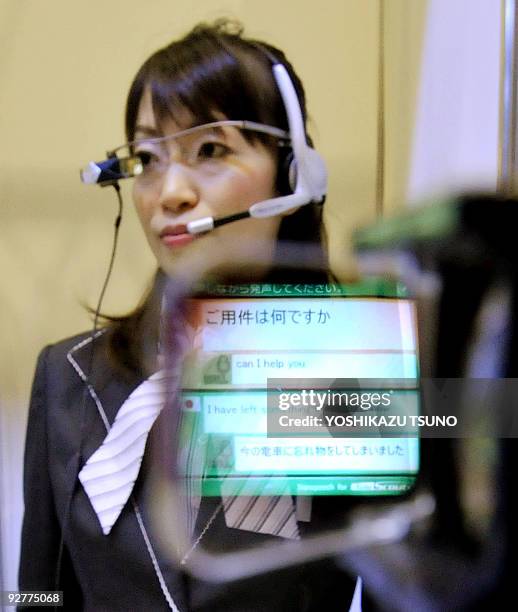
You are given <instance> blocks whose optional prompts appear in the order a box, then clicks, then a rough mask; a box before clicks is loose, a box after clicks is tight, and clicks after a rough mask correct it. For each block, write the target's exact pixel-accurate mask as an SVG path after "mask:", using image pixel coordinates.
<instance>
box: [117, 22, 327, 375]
mask: <svg viewBox="0 0 518 612" xmlns="http://www.w3.org/2000/svg"><path fill="white" fill-rule="evenodd" d="M269 55H271V56H273V57H275V59H276V60H277V61H279V62H281V63H282V64H284V66H285V68H286V70H287V71H288V74H289V76H290V78H291V80H292V82H293V85H294V87H295V90H296V92H297V96H298V100H299V104H300V108H301V111H302V115H303V118H304V124H306V119H307V112H306V98H305V93H304V88H303V86H302V83H301V81H300V79H299V77H298V76H297V74H296V73H295V71H294V70H293V67H292V66H291V64H290V63H289V61H288V60H287V59H286V56H285V55H284V53H283V52H282V51H281V50H280V49H277V48H275V47H273V46H272V45H269V44H268V43H265V42H262V41H257V40H253V39H247V38H245V37H244V36H243V28H242V26H241V25H240V24H239V23H237V22H235V21H229V20H218V21H216V22H215V23H214V24H212V25H207V24H200V25H197V26H196V27H195V28H194V29H193V30H191V31H190V32H189V33H188V34H187V35H186V36H184V37H183V38H181V39H180V40H177V41H173V42H172V43H170V44H169V45H167V46H166V47H164V48H162V49H159V50H158V51H156V52H155V53H154V54H153V55H151V57H149V59H148V60H147V61H146V62H145V63H144V64H143V65H142V67H141V68H140V70H139V71H138V72H137V74H136V76H135V78H134V80H133V82H132V84H131V87H130V90H129V93H128V98H127V103H126V117H125V129H126V137H127V139H128V141H129V142H131V141H132V140H134V138H135V128H136V121H137V115H138V110H139V105H140V101H141V99H142V96H143V94H144V91H145V90H146V88H149V89H150V92H151V100H152V105H153V111H154V114H155V117H156V119H157V122H158V124H159V125H160V123H161V122H163V121H167V120H168V119H173V120H174V121H175V122H176V123H178V124H179V125H181V124H182V118H183V117H184V116H185V110H187V111H188V112H189V114H190V115H191V116H193V117H195V119H196V123H199V124H203V123H208V122H210V121H214V120H217V119H220V118H221V117H222V116H223V117H225V118H227V119H240V120H242V119H246V120H249V121H256V122H259V123H265V124H267V125H272V126H275V127H279V128H281V129H283V130H288V129H289V128H288V119H287V116H286V111H285V108H284V103H283V101H282V97H281V95H280V92H279V90H278V87H277V84H276V82H275V80H274V77H273V73H272V62H271V59H270V57H269ZM246 137H247V138H249V139H251V140H254V139H260V140H261V141H262V142H263V143H264V144H266V145H270V146H271V144H272V142H271V137H270V136H267V135H260V134H258V133H254V132H249V133H247V134H246ZM307 138H308V142H311V141H310V139H309V136H307ZM285 155H286V154H284V155H279V166H278V172H277V175H278V176H277V190H278V191H279V193H285V192H287V191H289V187H288V186H287V184H288V183H287V177H286V174H287V172H286V169H285V164H286V159H285ZM278 239H279V243H280V244H281V243H282V242H286V241H287V242H298V243H300V242H302V243H306V244H307V245H308V246H309V245H311V246H312V252H313V253H314V257H316V258H317V259H319V260H320V261H321V262H322V266H323V267H325V266H324V261H325V260H326V258H325V255H324V250H323V248H322V246H321V245H322V207H321V206H320V205H316V204H309V205H306V206H302V207H301V208H299V210H297V211H296V212H295V213H293V214H291V215H288V216H285V217H283V219H282V221H281V225H280V229H279V235H278ZM312 257H313V255H312ZM282 260H283V252H282V251H281V250H280V249H278V250H277V253H276V257H275V264H274V267H273V269H272V271H271V273H270V275H269V277H268V279H267V280H268V281H269V282H275V281H281V280H282V281H284V282H289V281H291V282H293V281H300V280H304V281H305V282H325V274H322V273H318V274H316V275H313V278H310V277H311V276H312V275H311V274H309V275H308V273H305V274H304V276H303V278H302V279H301V278H298V277H297V276H296V275H294V274H293V273H290V272H287V270H286V269H285V268H284V267H283V261H282ZM162 276H163V275H162V274H161V273H160V272H157V275H156V277H155V281H154V283H153V286H152V289H151V291H150V292H148V293H147V295H146V297H145V298H144V300H143V301H142V303H141V304H140V305H139V306H138V307H137V309H136V310H135V311H133V312H132V313H130V314H129V315H127V316H124V317H111V318H108V320H109V321H111V323H112V325H111V328H110V335H111V339H110V340H111V341H110V345H111V353H112V356H113V357H114V359H115V361H116V364H117V365H119V366H122V368H123V369H124V370H130V371H138V369H139V367H140V361H139V353H140V352H141V349H142V346H141V338H142V337H143V335H144V334H143V332H144V330H143V325H144V320H145V319H146V316H145V313H146V309H148V310H149V308H150V304H151V303H156V293H157V291H159V285H160V283H161V282H162V280H163V278H162ZM146 337H147V334H146Z"/></svg>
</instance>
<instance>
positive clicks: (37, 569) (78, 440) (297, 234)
mask: <svg viewBox="0 0 518 612" xmlns="http://www.w3.org/2000/svg"><path fill="white" fill-rule="evenodd" d="M270 54H273V56H275V58H276V59H277V60H278V61H280V62H282V63H283V64H284V66H285V67H286V69H287V70H288V73H289V75H290V77H291V80H292V82H293V83H294V85H295V88H296V91H297V96H298V99H299V103H300V106H301V109H302V112H303V116H304V120H305V119H306V111H305V99H304V91H303V88H302V84H301V82H300V80H299V79H298V77H297V76H296V74H295V73H294V71H293V69H292V68H291V66H290V64H289V63H288V62H287V60H286V58H285V56H284V54H283V53H282V52H281V51H279V50H278V49H275V48H273V47H271V46H269V45H267V44H265V43H260V44H258V43H256V42H254V41H249V40H246V39H245V38H243V37H242V35H241V32H240V31H239V29H235V26H234V25H233V24H229V23H226V22H225V23H217V24H215V25H214V26H212V27H208V26H199V27H197V28H195V29H194V30H193V31H192V32H190V33H189V34H188V35H187V36H186V37H185V38H183V39H181V40H179V41H177V42H173V43H172V44H170V45H169V46H167V47H165V48H164V49H162V50H160V51H158V52H156V53H155V54H154V55H152V56H151V57H150V58H149V59H148V60H147V61H146V63H145V64H144V65H143V66H142V68H141V69H140V70H139V72H138V73H137V75H136V77H135V79H134V81H133V84H132V85H131V88H130V92H129V95H128V100H127V107H126V136H127V140H128V142H129V143H134V144H131V145H129V146H128V151H129V154H130V155H137V156H138V157H139V158H140V160H141V162H142V165H143V172H142V173H141V174H140V175H139V176H137V177H136V178H135V182H134V188H133V199H134V202H135V206H136V209H137V213H138V216H139V218H140V221H141V224H142V227H143V230H144V232H145V235H146V238H147V240H148V242H149V245H150V247H151V249H152V251H153V254H154V255H155V257H156V260H157V263H158V266H159V271H158V273H157V276H156V279H155V283H154V287H153V289H152V291H151V292H150V294H149V295H148V297H147V298H146V299H145V300H144V302H143V304H142V305H141V306H140V307H139V308H137V309H136V310H135V311H134V312H133V313H132V314H130V315H128V316H126V317H122V318H116V319H111V320H110V321H109V322H108V324H107V326H106V328H105V330H103V331H102V332H101V333H99V334H97V337H96V338H95V340H94V339H93V338H92V336H91V334H84V335H82V336H78V337H75V338H72V339H68V340H65V341H63V342H60V343H58V344H55V345H53V346H50V347H47V348H46V349H44V351H43V352H42V353H41V355H40V358H39V361H38V366H37V370H36V375H35V381H34V385H33V392H32V399H31V407H30V415H29V425H28V433H27V442H26V455H25V483H24V485H25V504H26V512H25V518H24V524H23V534H22V554H21V565H20V588H21V589H39V590H53V589H55V588H59V589H61V590H63V591H64V603H65V608H70V609H85V610H130V609H131V610H140V609H146V610H160V609H179V610H182V611H183V610H283V611H284V610H309V609H317V608H318V609H329V610H332V609H339V610H344V609H347V602H348V601H350V592H348V591H347V589H346V590H345V592H344V590H343V580H344V578H343V577H340V578H339V580H341V581H342V584H341V587H340V590H339V593H340V595H339V596H338V597H337V595H336V592H337V587H336V585H337V572H336V570H335V569H334V568H333V566H332V564H325V563H322V564H319V565H318V566H311V567H308V568H297V569H292V570H287V571H283V572H276V573H274V574H270V575H267V576H261V577H259V578H255V579H253V580H243V581H239V582H235V583H232V584H230V585H226V586H224V587H222V586H215V585H211V584H208V583H203V582H201V581H197V580H194V579H192V578H187V577H186V576H185V575H184V574H182V573H181V572H180V571H178V570H177V569H175V568H173V567H171V566H170V565H168V564H167V562H166V561H165V560H164V559H161V558H160V551H159V550H158V549H157V547H156V544H155V543H154V542H153V541H152V537H151V535H150V534H149V533H148V531H147V528H146V525H147V524H148V520H147V517H146V513H145V505H144V504H142V503H141V494H142V484H143V474H144V473H145V469H143V470H141V471H140V474H139V478H138V479H137V481H136V484H135V488H134V489H133V498H132V499H134V500H135V501H134V502H133V501H132V502H128V503H127V504H126V505H125V506H124V507H123V508H122V511H121V513H120V516H118V517H117V518H116V519H115V520H114V523H113V525H111V526H110V528H109V529H110V532H109V535H104V534H103V532H102V530H101V528H100V525H99V521H98V520H97V518H96V516H95V512H94V509H93V507H92V503H91V500H90V499H89V497H88V495H87V494H86V492H85V489H84V487H83V486H81V483H80V482H79V480H78V474H80V472H81V470H82V469H83V468H84V465H85V462H86V461H87V460H88V459H89V458H90V457H91V456H92V454H93V453H94V452H95V451H96V450H97V449H98V448H99V447H100V446H101V444H102V443H103V440H104V439H105V437H106V431H107V428H108V427H109V425H110V424H112V423H113V422H114V419H115V417H116V415H117V413H118V410H119V408H120V407H121V405H123V404H124V401H125V400H126V398H127V397H128V396H129V395H130V394H131V393H132V391H134V390H135V389H136V388H137V387H138V386H139V385H140V384H141V383H142V382H143V379H144V378H145V375H144V373H143V371H144V368H143V366H142V363H141V356H142V354H143V353H145V352H146V350H147V349H148V348H149V345H150V344H151V345H152V346H156V337H154V338H153V339H152V341H151V343H150V334H149V327H148V326H147V322H148V321H149V313H150V311H152V310H153V308H152V307H153V304H155V303H156V300H155V299H154V298H155V297H156V294H157V291H158V290H159V287H160V285H161V280H162V279H163V277H164V272H165V273H166V274H168V275H171V276H174V275H178V274H182V273H184V272H185V270H186V269H187V268H188V267H189V266H191V265H192V262H193V261H196V260H200V261H204V262H207V261H209V260H210V259H211V257H212V256H213V254H215V253H216V254H222V253H224V259H225V262H227V263H228V262H232V261H239V260H240V258H241V257H242V256H243V255H245V254H246V256H247V257H248V260H250V259H251V258H253V257H255V256H256V259H257V260H258V261H261V262H262V264H261V265H260V266H258V267H256V269H255V270H254V275H255V277H258V276H259V277H261V278H262V279H268V280H271V279H275V278H287V276H286V272H285V271H283V270H282V266H281V265H280V264H281V263H282V262H279V258H280V256H281V255H280V254H279V252H278V251H277V244H278V240H279V239H282V240H298V241H303V242H306V243H313V244H315V245H320V241H321V207H319V206H318V205H315V204H311V205H307V206H302V207H300V208H298V209H291V210H288V211H285V212H284V213H283V215H282V216H274V217H270V218H265V219H255V218H254V219H252V218H249V219H244V220H240V221H239V222H235V223H229V224H228V225H224V226H222V227H218V228H217V229H216V230H214V231H212V232H209V233H207V234H203V235H201V237H194V236H193V235H191V234H188V233H187V231H186V226H187V224H188V223H189V222H191V221H195V220H197V219H200V218H203V217H207V216H209V217H216V218H218V217H221V216H226V215H231V214H234V213H239V212H242V211H244V210H247V209H248V208H249V206H251V205H252V204H254V203H256V202H258V201H263V200H266V199H269V198H272V197H276V196H278V195H279V194H282V193H288V192H289V191H290V187H289V185H288V180H287V170H286V167H285V166H286V163H287V160H286V158H287V156H288V155H289V153H290V150H289V147H287V146H286V144H287V143H286V141H282V138H280V137H279V136H277V135H275V133H271V131H270V133H265V132H264V131H256V130H246V129H245V130H242V129H239V128H238V127H235V126H229V125H223V126H222V125H220V126H217V127H210V128H206V129H205V128H204V129H201V130H195V131H194V132H189V133H187V134H184V135H183V136H178V134H180V132H182V133H183V131H184V130H186V129H188V128H190V127H192V126H200V125H205V124H209V123H213V122H217V121H222V120H247V121H251V122H256V123H258V124H262V125H266V126H274V127H275V128H277V131H278V130H279V128H280V130H283V131H286V130H288V125H287V118H286V113H285V110H284V105H283V102H282V99H281V96H280V94H279V90H278V88H277V85H276V83H275V81H274V79H273V76H272V67H271V58H270ZM157 137H169V138H165V139H163V140H160V141H158V142H157V141H156V140H153V139H156V138H157ZM135 141H137V142H136V143H135ZM245 250H246V253H245ZM225 262H223V263H225ZM208 267H210V261H209V265H208ZM306 278H307V276H306ZM86 378H88V385H86V384H85V380H86ZM103 420H104V422H103ZM204 513H205V514H206V509H204V508H201V509H200V517H201V518H200V520H201V521H203V516H204ZM223 521H224V517H223V516H222V515H221V513H220V515H219V516H217V517H216V519H215V520H214V521H213V522H214V525H213V527H214V530H216V532H217V533H225V529H226V530H227V532H228V531H229V529H228V527H226V526H225V523H224V522H223ZM218 530H219V531H218ZM243 533H244V532H243ZM234 537H235V536H234ZM245 537H246V538H250V542H252V541H253V542H255V541H260V540H261V538H264V537H268V536H265V535H263V534H254V533H250V534H246V535H243V538H245ZM56 575H57V581H56ZM316 585H318V586H316Z"/></svg>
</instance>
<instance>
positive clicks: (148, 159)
mask: <svg viewBox="0 0 518 612" xmlns="http://www.w3.org/2000/svg"><path fill="white" fill-rule="evenodd" d="M135 155H136V156H137V157H138V158H139V159H140V161H141V162H142V165H143V166H144V168H147V167H149V166H150V165H151V164H152V163H153V161H155V160H156V156H155V155H153V153H150V152H149V151H137V152H136V153H135Z"/></svg>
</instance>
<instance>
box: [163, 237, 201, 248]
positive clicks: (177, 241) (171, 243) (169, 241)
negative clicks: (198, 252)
mask: <svg viewBox="0 0 518 612" xmlns="http://www.w3.org/2000/svg"><path fill="white" fill-rule="evenodd" d="M194 239H195V236H194V235H193V234H165V235H164V236H161V237H160V240H161V241H162V244H165V246H167V247H170V248H176V247H181V246H184V245H186V244H189V243H190V242H192V241H193V240H194Z"/></svg>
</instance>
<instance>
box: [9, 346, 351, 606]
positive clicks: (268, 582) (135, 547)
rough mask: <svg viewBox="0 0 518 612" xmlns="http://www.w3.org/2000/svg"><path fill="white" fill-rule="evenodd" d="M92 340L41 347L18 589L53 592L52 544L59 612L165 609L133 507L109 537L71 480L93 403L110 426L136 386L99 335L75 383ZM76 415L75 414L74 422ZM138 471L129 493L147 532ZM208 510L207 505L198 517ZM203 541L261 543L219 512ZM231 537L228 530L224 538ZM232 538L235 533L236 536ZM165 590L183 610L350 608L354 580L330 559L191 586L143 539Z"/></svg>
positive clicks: (92, 438) (96, 433) (85, 445)
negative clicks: (88, 387)
mask: <svg viewBox="0 0 518 612" xmlns="http://www.w3.org/2000/svg"><path fill="white" fill-rule="evenodd" d="M89 340H90V335H89V334H84V335H83V336H76V337H74V338H71V339H68V340H65V341H62V342H60V343H58V344H55V345H52V346H49V347H46V348H45V349H44V350H43V351H42V353H41V354H40V356H39V359H38V364H37V369H36V374H35V378H34V383H33V389H32V396H31V405H30V412H29V422H28V430H27V439H26V449H25V475H24V496H25V516H24V521H23V530H22V546H21V561H20V573H19V578H20V589H22V590H29V589H35V590H36V589H37V590H54V588H55V584H56V583H55V575H56V568H57V566H58V555H59V549H60V539H61V534H62V533H63V540H64V547H63V555H62V560H61V563H60V566H61V581H60V589H61V590H63V591H64V606H65V608H64V609H70V610H81V609H83V610H92V611H93V610H95V611H96V612H100V611H102V610H110V611H115V610H132V611H133V610H168V609H169V606H168V604H167V602H166V599H165V597H164V595H163V593H162V590H161V587H160V585H159V582H158V579H157V576H156V573H155V570H154V568H153V564H152V561H151V558H150V555H149V553H148V550H147V548H146V545H145V542H144V539H143V536H142V533H141V531H140V529H139V527H138V524H137V519H136V516H135V514H134V512H133V509H132V507H131V504H129V503H128V504H127V505H126V507H125V508H124V509H123V511H122V514H121V516H120V517H119V519H118V520H117V522H116V523H115V525H114V527H113V529H112V531H111V533H110V534H109V535H108V536H105V535H103V533H102V531H101V528H100V525H99V522H98V519H97V517H96V515H95V513H94V510H93V508H92V506H91V504H90V501H89V499H88V497H87V496H86V494H85V492H84V490H83V488H82V486H81V484H80V483H79V481H78V478H77V474H78V472H79V470H80V469H81V467H82V465H84V463H85V462H86V460H87V459H88V458H89V457H90V455H91V454H92V453H93V452H94V451H95V450H96V449H97V448H98V447H99V446H100V445H101V443H102V441H103V439H104V437H105V435H106V429H105V426H104V424H103V422H102V419H101V417H100V414H99V410H98V406H97V405H96V402H100V403H101V404H102V406H103V408H104V410H105V412H106V415H107V417H108V420H109V421H110V423H112V422H113V420H114V418H115V415H116V414H117V411H118V409H119V408H120V406H121V405H122V403H123V402H124V400H125V399H126V398H127V397H128V396H129V394H130V393H131V392H132V391H133V389H135V388H136V387H137V386H138V385H139V384H140V383H141V382H142V380H141V379H139V378H138V377H135V378H134V379H133V380H126V379H124V378H122V377H121V376H117V375H115V373H114V371H113V369H112V368H111V367H110V366H109V362H108V359H107V346H106V345H107V342H106V336H105V335H101V336H100V337H98V338H97V339H96V340H95V342H94V343H93V345H94V346H95V353H94V360H93V367H92V370H91V371H92V375H91V376H90V380H91V384H92V391H93V395H94V396H95V397H93V396H92V394H91V393H88V392H86V391H85V384H84V382H83V380H82V377H83V376H84V373H85V372H87V371H88V369H89V359H90V351H91V347H92V343H91V342H90V341H89ZM81 414H83V417H81ZM143 479H144V477H143V476H142V474H141V475H140V476H139V479H138V481H137V483H136V487H135V490H134V495H135V497H136V499H137V502H138V503H139V506H140V507H141V509H142V512H143V518H144V522H145V523H146V525H147V526H148V530H149V529H150V527H149V521H148V520H147V516H146V504H145V500H144V499H143V486H142V485H143V482H142V480H143ZM209 511H210V503H209V505H208V506H207V507H206V508H203V504H202V511H200V516H201V517H202V520H203V515H206V514H207V513H208V512H209ZM210 531H211V533H210V534H207V537H209V538H211V539H213V538H215V539H217V538H224V537H225V534H226V535H229V536H230V537H231V538H232V539H235V538H236V537H238V538H243V539H249V540H250V542H252V541H259V540H261V538H267V537H269V536H263V535H261V534H251V533H248V532H242V531H240V530H234V529H229V528H227V527H226V526H225V524H224V518H223V516H221V513H220V515H219V516H218V517H217V519H216V520H215V521H214V523H213V525H212V526H211V528H210ZM230 532H234V533H230ZM237 532H238V533H237ZM150 536H151V540H152V543H153V547H154V550H155V552H156V553H157V556H158V562H159V565H160V568H161V570H162V573H163V575H164V578H165V582H166V584H167V586H168V589H169V591H170V593H171V595H172V597H173V599H174V601H175V603H176V605H177V606H178V608H179V610H180V611H181V612H184V611H187V610H189V611H191V610H192V611H196V612H198V611H200V612H202V611H207V612H208V611H210V612H216V611H218V610H221V611H225V612H232V611H236V612H237V611H250V612H251V611H254V610H257V611H264V610H268V611H277V610H278V611H279V612H281V611H282V612H289V611H291V610H293V611H297V612H298V611H304V610H319V611H320V610H330V611H332V610H337V611H338V610H340V611H341V612H344V611H346V610H348V608H349V603H350V601H351V595H352V590H353V581H352V580H351V579H350V578H348V577H347V576H345V575H344V574H342V573H341V572H339V571H338V570H337V568H336V567H335V565H334V563H333V562H332V561H331V560H328V561H323V562H319V563H313V564H308V565H306V566H304V567H297V568H292V569H289V570H283V571H279V572H274V573H271V574H267V575H263V576H260V577H256V578H252V579H246V580H240V581H236V582H232V583H229V584H224V585H221V584H220V585H216V584H212V583H208V582H203V581H199V580H196V579H193V578H192V577H188V576H186V575H185V574H184V573H182V572H181V571H179V570H178V569H177V568H175V567H173V566H172V565H171V564H170V563H169V562H168V561H167V560H166V559H165V558H163V557H161V555H160V547H159V542H157V541H156V538H154V537H153V534H152V533H150Z"/></svg>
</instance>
